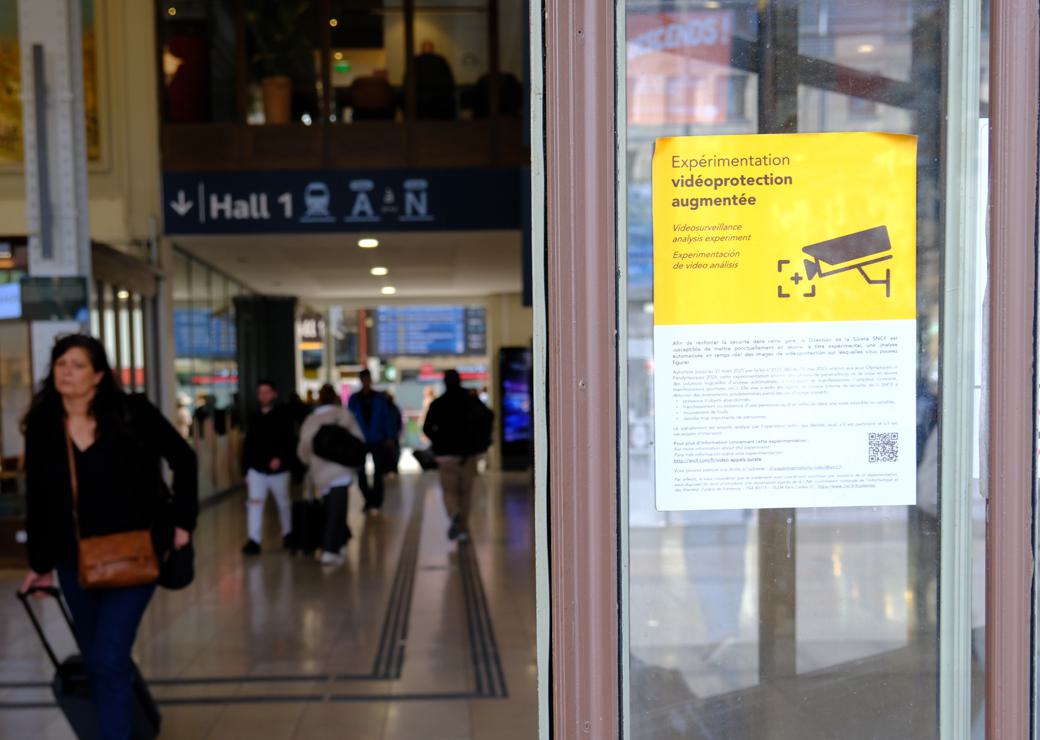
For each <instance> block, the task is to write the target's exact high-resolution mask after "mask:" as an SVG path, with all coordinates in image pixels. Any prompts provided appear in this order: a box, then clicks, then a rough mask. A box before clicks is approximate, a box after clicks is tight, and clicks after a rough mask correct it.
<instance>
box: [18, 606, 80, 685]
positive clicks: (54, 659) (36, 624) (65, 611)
mask: <svg viewBox="0 0 1040 740" xmlns="http://www.w3.org/2000/svg"><path fill="white" fill-rule="evenodd" d="M33 594H46V595H47V596H50V597H52V598H53V599H54V600H55V601H57V602H58V608H59V609H60V610H61V615H62V616H63V617H64V618H65V623H66V624H67V625H69V630H70V631H71V632H72V637H73V639H74V640H75V641H76V646H77V647H79V638H78V637H77V636H76V628H75V626H73V624H72V614H70V613H69V607H68V606H67V605H66V604H65V599H63V598H62V597H61V589H60V588H58V587H57V586H32V587H30V588H28V589H26V590H25V591H19V592H18V593H17V596H18V600H19V601H20V602H22V606H24V607H25V612H26V614H28V615H29V620H30V621H31V622H32V626H33V629H35V630H36V634H37V635H39V637H40V642H42V643H43V649H44V650H46V651H47V657H49V658H50V659H51V663H53V664H54V669H55V670H61V662H60V661H59V660H58V656H57V655H56V654H55V652H54V648H53V647H51V643H50V641H49V640H48V639H47V635H45V634H44V632H43V625H41V624H40V619H39V617H37V616H36V612H35V611H33V608H32V607H31V606H30V605H29V597H30V596H32V595H33ZM80 650H81V651H82V648H80Z"/></svg>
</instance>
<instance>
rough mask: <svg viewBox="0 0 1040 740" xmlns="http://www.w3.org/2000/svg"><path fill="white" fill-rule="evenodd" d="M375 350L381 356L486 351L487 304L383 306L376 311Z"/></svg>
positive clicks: (456, 353)
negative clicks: (485, 306) (485, 308)
mask: <svg viewBox="0 0 1040 740" xmlns="http://www.w3.org/2000/svg"><path fill="white" fill-rule="evenodd" d="M373 319H374V323H373V327H372V331H373V334H374V346H375V350H376V351H375V354H377V355H379V356H380V357H394V356H403V355H410V356H420V357H422V356H428V355H455V356H461V355H483V354H485V353H486V352H487V321H486V317H485V311H484V308H483V306H380V307H378V308H376V309H375V311H373Z"/></svg>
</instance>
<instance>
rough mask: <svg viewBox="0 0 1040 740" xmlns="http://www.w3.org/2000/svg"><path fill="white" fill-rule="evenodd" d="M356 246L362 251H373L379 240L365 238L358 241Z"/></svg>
mask: <svg viewBox="0 0 1040 740" xmlns="http://www.w3.org/2000/svg"><path fill="white" fill-rule="evenodd" d="M357 245H358V246H359V247H361V248H362V249H375V248H376V247H378V246H379V240H378V239H373V238H371V237H366V238H364V239H358V243H357Z"/></svg>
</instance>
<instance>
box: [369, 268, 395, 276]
mask: <svg viewBox="0 0 1040 740" xmlns="http://www.w3.org/2000/svg"><path fill="white" fill-rule="evenodd" d="M369 272H370V273H371V274H373V275H375V276H376V277H382V276H383V275H389V274H390V271H389V270H388V269H386V268H385V267H373V268H372V269H371V270H369Z"/></svg>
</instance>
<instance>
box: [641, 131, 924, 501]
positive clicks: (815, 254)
mask: <svg viewBox="0 0 1040 740" xmlns="http://www.w3.org/2000/svg"><path fill="white" fill-rule="evenodd" d="M916 148H917V142H916V139H915V138H914V137H912V136H903V135H894V134H880V133H838V134H776V135H739V136H700V137H675V138H664V139H658V140H657V145H656V149H655V152H654V159H653V178H652V179H653V217H654V224H653V239H654V407H655V408H654V429H655V471H656V497H657V506H658V509H660V510H684V509H747V508H773V507H800V506H881V505H901V504H914V503H916V455H915V444H916V402H915V398H916V367H917V365H916V356H917V355H916V348H917V320H916V295H917V284H916V265H917V261H916V233H915V232H916V150H917V149H916Z"/></svg>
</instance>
